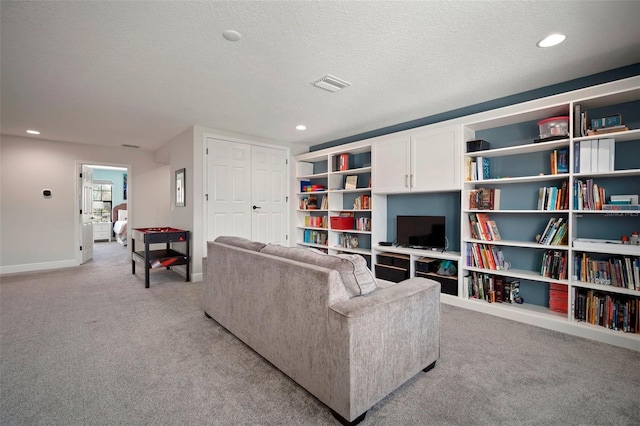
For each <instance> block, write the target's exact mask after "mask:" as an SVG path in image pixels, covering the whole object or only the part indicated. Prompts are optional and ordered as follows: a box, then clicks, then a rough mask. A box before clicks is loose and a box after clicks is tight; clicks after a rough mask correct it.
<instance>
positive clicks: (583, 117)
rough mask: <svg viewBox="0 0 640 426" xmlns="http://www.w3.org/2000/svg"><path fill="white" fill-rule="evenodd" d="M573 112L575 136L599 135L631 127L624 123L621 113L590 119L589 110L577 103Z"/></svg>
mask: <svg viewBox="0 0 640 426" xmlns="http://www.w3.org/2000/svg"><path fill="white" fill-rule="evenodd" d="M573 112H574V114H573V116H574V128H573V137H579V136H597V135H604V134H608V133H616V132H623V131H626V130H629V128H628V127H627V126H625V125H624V124H623V123H622V115H621V114H613V115H610V116H607V117H598V118H592V119H591V120H589V114H588V113H587V111H584V110H582V106H581V105H580V104H576V105H575V107H574V111H573Z"/></svg>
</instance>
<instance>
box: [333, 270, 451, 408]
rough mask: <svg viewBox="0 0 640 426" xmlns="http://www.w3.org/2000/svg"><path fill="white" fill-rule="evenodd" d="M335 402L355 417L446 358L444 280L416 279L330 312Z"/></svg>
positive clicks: (337, 304) (337, 305)
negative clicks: (442, 321)
mask: <svg viewBox="0 0 640 426" xmlns="http://www.w3.org/2000/svg"><path fill="white" fill-rule="evenodd" d="M329 336H330V339H331V340H330V341H331V347H330V349H329V350H330V352H331V357H332V363H331V364H332V366H333V368H332V369H331V376H332V377H331V379H330V381H331V402H332V403H331V406H332V408H333V409H334V410H335V411H336V412H338V414H340V415H341V416H342V417H344V418H345V419H347V420H353V419H354V418H356V417H357V416H359V415H360V414H362V413H364V412H365V411H366V410H368V409H369V408H370V407H371V406H373V405H374V404H375V403H377V402H378V401H380V400H381V399H382V398H384V397H385V396H387V395H388V394H389V393H391V392H393V391H394V390H395V389H397V388H398V387H399V386H401V385H402V384H403V383H405V382H406V381H407V380H409V379H410V378H411V377H413V376H414V375H416V374H417V373H418V372H420V371H421V370H422V369H424V368H425V367H427V366H429V365H430V364H432V363H434V362H435V361H436V360H437V359H438V358H439V357H440V283H438V282H436V281H433V280H430V279H425V278H411V279H408V280H405V281H402V282H400V283H398V284H396V285H393V286H391V287H387V288H379V289H377V290H376V291H374V292H373V293H371V294H368V295H365V296H359V297H354V298H352V299H349V300H346V301H342V302H338V303H336V304H334V305H332V306H331V308H330V310H329Z"/></svg>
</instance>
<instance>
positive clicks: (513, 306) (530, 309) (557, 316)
mask: <svg viewBox="0 0 640 426" xmlns="http://www.w3.org/2000/svg"><path fill="white" fill-rule="evenodd" d="M469 301H470V303H476V304H479V305H482V306H483V307H485V308H486V309H489V308H490V309H497V310H503V311H506V312H515V313H522V312H526V313H531V314H536V315H544V316H546V317H549V318H553V319H554V320H557V321H562V322H569V320H568V318H567V315H566V314H562V313H558V312H553V311H551V310H549V308H545V307H543V306H538V305H532V304H530V303H526V302H525V303H522V304H519V303H489V302H486V301H484V300H479V299H469ZM487 305H488V306H487Z"/></svg>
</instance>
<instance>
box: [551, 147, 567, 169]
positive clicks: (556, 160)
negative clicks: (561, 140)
mask: <svg viewBox="0 0 640 426" xmlns="http://www.w3.org/2000/svg"><path fill="white" fill-rule="evenodd" d="M549 163H550V166H551V174H552V175H557V174H562V173H569V148H560V149H554V150H553V151H551V153H550V154H549Z"/></svg>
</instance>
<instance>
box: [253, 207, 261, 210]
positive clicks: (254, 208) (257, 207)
mask: <svg viewBox="0 0 640 426" xmlns="http://www.w3.org/2000/svg"><path fill="white" fill-rule="evenodd" d="M261 208H262V207H259V206H253V209H254V210H255V209H261Z"/></svg>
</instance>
